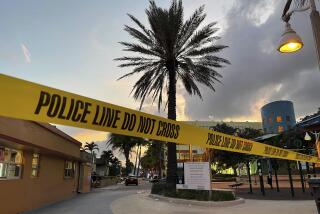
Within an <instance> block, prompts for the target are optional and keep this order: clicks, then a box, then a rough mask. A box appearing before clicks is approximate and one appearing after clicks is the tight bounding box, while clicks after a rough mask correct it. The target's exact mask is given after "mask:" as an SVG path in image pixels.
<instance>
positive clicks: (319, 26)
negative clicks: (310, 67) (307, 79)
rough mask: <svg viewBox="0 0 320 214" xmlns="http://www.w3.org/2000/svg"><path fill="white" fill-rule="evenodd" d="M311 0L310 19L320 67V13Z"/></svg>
mask: <svg viewBox="0 0 320 214" xmlns="http://www.w3.org/2000/svg"><path fill="white" fill-rule="evenodd" d="M309 1H310V8H311V13H310V21H311V26H312V31H313V38H314V42H315V44H316V52H317V58H318V64H319V68H320V15H319V12H318V11H317V9H316V4H315V2H314V0H309Z"/></svg>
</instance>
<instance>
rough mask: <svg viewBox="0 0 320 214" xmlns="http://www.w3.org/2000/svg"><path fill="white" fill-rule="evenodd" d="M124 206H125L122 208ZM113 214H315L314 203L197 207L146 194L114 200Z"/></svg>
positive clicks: (253, 202)
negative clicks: (150, 196) (165, 200)
mask: <svg viewBox="0 0 320 214" xmlns="http://www.w3.org/2000/svg"><path fill="white" fill-rule="evenodd" d="M124 205H125V206H124ZM111 210H112V212H113V214H128V213H130V214H143V213H152V214H158V213H159V214H163V213H166V214H191V213H199V214H202V213H203V214H210V213H212V214H234V213H237V214H242V213H243V214H251V213H252V214H257V213H259V214H270V213H273V214H277V213H281V214H301V213H303V214H314V213H316V212H317V208H316V206H315V203H314V201H311V200H307V201H304V200H300V201H285V200H282V201H274V200H250V199H247V200H246V201H245V203H244V204H240V205H235V206H230V207H211V208H208V207H199V206H192V205H181V204H174V203H169V202H163V201H159V200H155V199H152V198H149V197H148V194H146V193H144V194H135V195H130V196H126V197H123V198H120V199H118V200H115V201H114V202H113V203H112V204H111Z"/></svg>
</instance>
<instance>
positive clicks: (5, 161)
mask: <svg viewBox="0 0 320 214" xmlns="http://www.w3.org/2000/svg"><path fill="white" fill-rule="evenodd" d="M21 169H22V152H21V151H18V150H15V149H9V148H6V147H0V179H15V178H20V177H21Z"/></svg>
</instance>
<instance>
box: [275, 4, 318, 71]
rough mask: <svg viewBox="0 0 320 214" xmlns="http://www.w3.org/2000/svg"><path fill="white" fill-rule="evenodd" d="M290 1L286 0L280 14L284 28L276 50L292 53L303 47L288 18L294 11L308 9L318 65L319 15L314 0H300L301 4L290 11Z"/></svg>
mask: <svg viewBox="0 0 320 214" xmlns="http://www.w3.org/2000/svg"><path fill="white" fill-rule="evenodd" d="M291 2H292V0H287V3H286V6H285V8H284V11H283V14H282V20H283V21H284V22H285V23H286V26H285V27H286V29H285V31H284V33H283V34H282V36H281V40H280V43H279V46H278V51H279V52H281V53H292V52H296V51H298V50H300V49H301V48H302V47H303V42H302V40H301V38H300V37H299V36H298V34H297V33H296V32H295V31H294V30H292V28H291V26H290V24H289V20H290V17H291V15H292V14H293V13H294V12H302V11H306V10H310V11H311V12H310V21H311V26H312V31H313V38H314V41H315V45H316V52H317V57H318V63H319V66H320V15H319V12H318V11H317V9H316V5H315V2H314V0H308V1H300V2H301V5H299V8H296V9H294V10H292V11H291V12H288V10H289V8H290V5H291ZM305 2H307V3H309V5H305Z"/></svg>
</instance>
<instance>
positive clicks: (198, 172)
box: [184, 162, 211, 190]
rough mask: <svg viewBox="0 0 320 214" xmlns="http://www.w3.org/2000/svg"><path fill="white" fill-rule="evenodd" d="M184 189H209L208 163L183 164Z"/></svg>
mask: <svg viewBox="0 0 320 214" xmlns="http://www.w3.org/2000/svg"><path fill="white" fill-rule="evenodd" d="M184 188H186V189H199V190H210V189H211V178H210V167H209V162H185V163H184Z"/></svg>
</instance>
